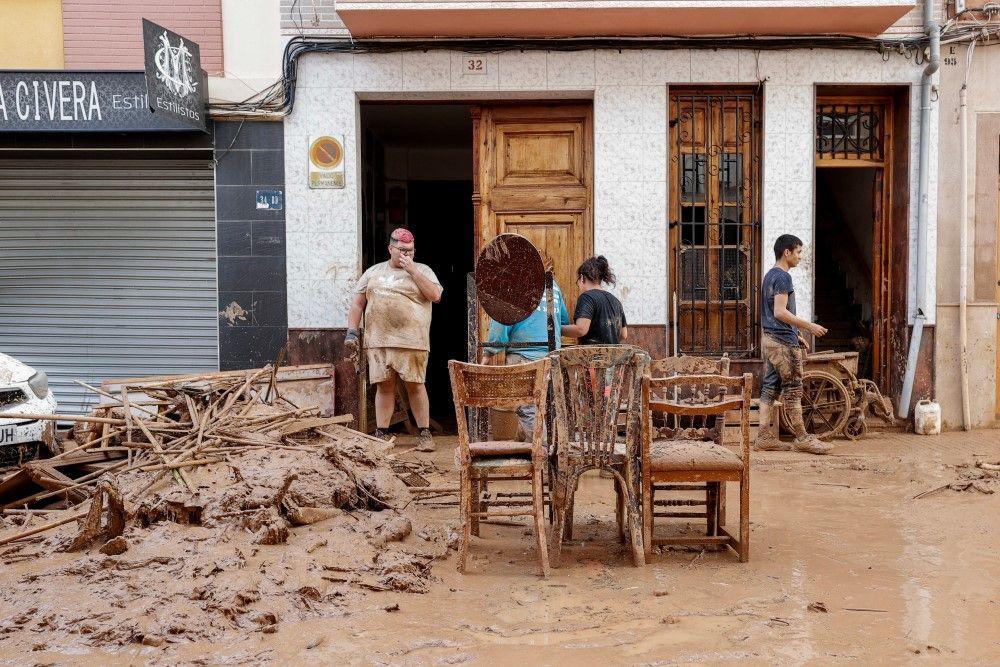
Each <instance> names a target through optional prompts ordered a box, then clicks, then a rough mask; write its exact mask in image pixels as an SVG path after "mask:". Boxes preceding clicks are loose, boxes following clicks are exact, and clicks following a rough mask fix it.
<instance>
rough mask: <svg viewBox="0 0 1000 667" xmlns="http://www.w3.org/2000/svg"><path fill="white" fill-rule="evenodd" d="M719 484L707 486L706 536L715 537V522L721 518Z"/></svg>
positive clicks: (712, 483)
mask: <svg viewBox="0 0 1000 667" xmlns="http://www.w3.org/2000/svg"><path fill="white" fill-rule="evenodd" d="M718 503H719V483H718V482H708V483H707V484H706V485H705V523H706V527H705V534H706V535H708V536H709V537H713V536H714V535H715V532H716V531H715V521H716V519H717V518H718V516H719V506H718Z"/></svg>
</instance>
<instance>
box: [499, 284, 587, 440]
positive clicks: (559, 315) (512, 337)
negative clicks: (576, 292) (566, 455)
mask: <svg viewBox="0 0 1000 667" xmlns="http://www.w3.org/2000/svg"><path fill="white" fill-rule="evenodd" d="M546 268H547V269H549V270H551V266H547V267H546ZM552 297H553V300H554V301H555V304H554V308H553V315H554V316H555V317H554V318H553V319H555V338H556V349H558V348H559V345H560V342H559V339H560V337H561V332H562V326H563V325H567V324H569V311H567V310H566V302H565V301H564V300H563V295H562V290H561V289H559V285H558V283H556V282H555V281H554V280H553V281H552ZM547 314H548V299H546V298H545V295H544V294H543V295H542V298H541V300H540V301H539V303H538V307H537V308H535V311H534V312H533V313H531V315H529V316H528V317H527V318H526V319H523V320H521V321H520V322H518V323H517V324H510V325H503V324H500V323H499V322H495V321H493V320H490V331H489V334H488V335H487V338H486V342H487V343H495V344H497V345H506V344H509V343H541V345H539V346H537V347H534V346H533V347H516V348H512V349H509V350H507V354H506V361H505V364H506V365H507V366H511V365H514V364H523V363H527V362H529V361H538V360H539V359H541V358H542V357H544V356H545V355H547V354H548V353H549V349H548V346H547V343H545V341H548V339H549V330H548V323H547V321H546V317H547ZM505 349H506V348H502V347H500V348H490V347H488V348H486V349H485V350H484V356H483V362H484V363H487V364H488V363H490V359H491V357H492V356H493V355H495V354H497V353H499V352H502V351H504V350H505ZM517 418H518V421H519V422H520V431H521V433H520V434H519V435H520V436H521V437H522V438H530V437H531V433H532V432H533V431H534V429H535V406H533V405H522V406H520V407H519V408H518V409H517Z"/></svg>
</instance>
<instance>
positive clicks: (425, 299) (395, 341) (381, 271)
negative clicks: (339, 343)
mask: <svg viewBox="0 0 1000 667" xmlns="http://www.w3.org/2000/svg"><path fill="white" fill-rule="evenodd" d="M413 251H414V243H413V234H412V233H411V232H410V230H408V229H403V228H401V227H400V228H398V229H395V230H393V232H392V235H391V236H390V237H389V261H387V262H382V263H381V264H376V265H374V266H372V267H370V268H369V269H368V270H367V271H365V272H364V273H363V274H362V275H361V279H360V280H358V285H357V287H356V288H355V290H354V292H355V294H354V302H353V303H352V304H351V310H350V312H349V313H348V315H347V327H348V329H347V338H346V339H345V344H346V345H347V348H348V350H349V351H351V352H356V351H357V347H358V326H359V325H360V324H361V315H362V313H363V314H364V316H365V356H366V358H367V360H368V381H369V382H371V383H372V384H373V385H375V426H376V431H375V435H376V436H378V437H381V438H387V437H388V435H387V430H388V428H389V420H390V419H391V418H392V413H393V411H394V410H395V407H396V378H397V377H398V378H400V379H402V380H403V383H404V384H405V385H406V393H407V395H408V396H409V399H410V409H411V410H412V411H413V417H414V419H416V420H417V428H419V429H420V435H419V436H418V438H417V448H416V449H417V451H420V452H431V451H434V439H433V438H431V432H430V429H429V426H430V406H429V403H428V400H427V388H426V387H425V386H424V378H425V377H426V375H427V356H428V354H429V352H430V347H431V346H430V333H431V304H432V303H437V302H438V301H440V300H441V293H442V292H443V291H444V290H443V289H442V288H441V283H440V282H439V281H438V279H437V276H435V275H434V272H433V271H432V270H431V268H430V267H429V266H427V265H426V264H419V263H417V262H414V261H413ZM362 409H363V408H362Z"/></svg>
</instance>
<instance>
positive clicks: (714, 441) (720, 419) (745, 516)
mask: <svg viewBox="0 0 1000 667" xmlns="http://www.w3.org/2000/svg"><path fill="white" fill-rule="evenodd" d="M752 395H753V376H752V375H751V374H749V373H746V374H744V375H743V376H742V377H728V376H724V375H678V376H675V377H666V378H664V377H660V378H657V377H649V376H647V377H646V378H644V379H643V386H642V403H643V411H642V414H643V417H644V422H645V423H644V428H643V443H642V475H643V484H642V489H643V494H642V496H643V497H642V500H643V533H644V535H643V543H644V544H645V545H646V553H647V555H650V552H651V550H652V547H653V545H654V544H667V545H669V544H675V545H692V544H694V545H698V544H722V545H727V546H729V547H731V548H733V549H734V550H735V551H736V553H737V554H738V555H739V558H740V562H741V563H744V562H746V561H747V559H748V558H749V555H750V551H749V549H750V503H749V501H750V398H751V396H752ZM729 410H739V411H740V433H741V441H742V442H741V449H740V453H739V454H737V453H735V452H733V451H732V450H730V449H728V448H727V447H725V446H724V445H723V444H722V439H723V433H724V431H725V414H726V412H727V411H729ZM656 414H662V415H665V417H666V420H665V423H666V425H665V426H657V425H656V424H655V417H654V415H656ZM693 417H701V418H708V417H713V420H712V422H713V423H712V426H701V427H690V426H687V427H685V426H684V425H683V424H681V425H679V426H678V420H679V419H682V418H693ZM705 423H707V419H706V422H705ZM730 481H732V482H739V484H740V533H739V539H737V538H736V537H735V536H734V535H732V534H731V533H729V532H728V531H727V530H726V529H725V527H724V519H723V517H722V514H723V513H724V512H725V505H724V504H723V503H722V502H720V500H721V496H722V485H723V484H725V483H726V482H730ZM691 482H698V483H707V485H708V499H707V502H706V512H705V515H704V516H705V517H706V520H707V521H706V522H707V529H706V533H707V534H706V535H705V536H703V537H672V538H667V537H662V538H657V537H654V535H653V519H654V518H655V505H654V493H655V491H654V490H655V489H657V488H665V489H674V488H681V489H682V488H684V487H683V486H681V485H683V484H684V483H691ZM658 484H663V485H664V486H662V487H658V486H657V485H658ZM674 485H676V487H675V486H674ZM671 502H673V501H667V503H671ZM691 515H693V516H699V515H698V514H696V513H691ZM682 516H683V515H682Z"/></svg>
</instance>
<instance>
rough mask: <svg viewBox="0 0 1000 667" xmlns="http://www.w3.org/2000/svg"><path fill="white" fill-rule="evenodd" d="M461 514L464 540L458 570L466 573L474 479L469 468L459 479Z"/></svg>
mask: <svg viewBox="0 0 1000 667" xmlns="http://www.w3.org/2000/svg"><path fill="white" fill-rule="evenodd" d="M459 487H460V489H459V499H458V505H459V515H460V518H461V521H462V541H461V543H460V544H459V546H458V571H459V572H461V573H463V574H464V573H465V559H466V556H467V555H468V552H469V539H470V537H471V536H470V533H471V532H472V516H471V512H472V480H471V479H470V477H469V472H468V470H463V471H462V477H461V480H460V481H459Z"/></svg>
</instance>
